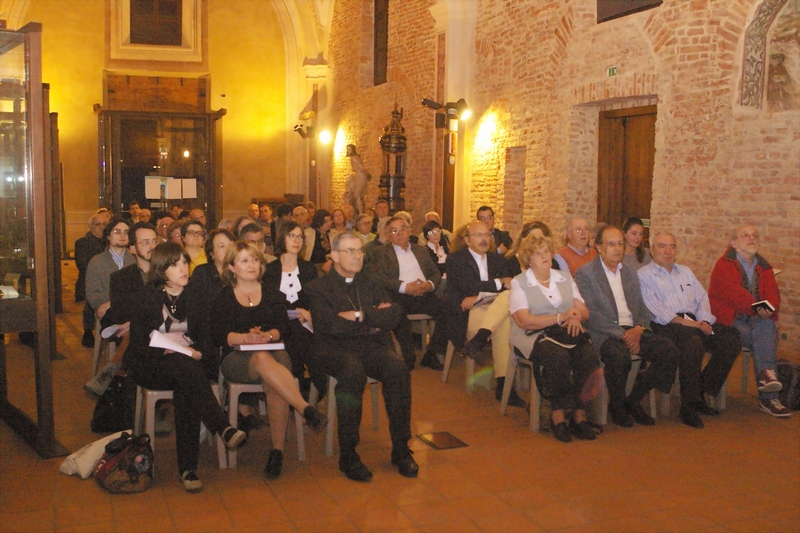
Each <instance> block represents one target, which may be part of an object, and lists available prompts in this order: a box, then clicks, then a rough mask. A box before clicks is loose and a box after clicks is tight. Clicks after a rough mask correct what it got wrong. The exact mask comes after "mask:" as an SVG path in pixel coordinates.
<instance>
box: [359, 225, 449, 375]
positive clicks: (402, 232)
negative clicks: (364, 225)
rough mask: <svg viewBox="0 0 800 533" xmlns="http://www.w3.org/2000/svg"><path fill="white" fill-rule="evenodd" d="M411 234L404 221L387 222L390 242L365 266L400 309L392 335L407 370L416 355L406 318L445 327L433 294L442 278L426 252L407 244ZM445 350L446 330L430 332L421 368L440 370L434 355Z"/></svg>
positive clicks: (375, 252)
mask: <svg viewBox="0 0 800 533" xmlns="http://www.w3.org/2000/svg"><path fill="white" fill-rule="evenodd" d="M410 230H411V228H409V226H408V222H406V220H405V219H404V218H403V217H400V216H394V217H392V218H390V219H389V222H388V223H387V224H386V227H385V228H384V233H385V235H386V239H387V240H388V241H389V242H387V243H386V244H385V245H383V246H380V247H378V248H377V249H376V250H375V251H374V253H373V254H372V257H371V259H370V263H369V265H368V266H369V273H370V274H372V275H374V276H375V277H377V278H378V279H379V280H381V282H382V283H383V286H384V287H386V290H388V291H389V292H390V293H391V294H392V296H393V298H394V300H395V301H396V302H397V303H398V304H400V307H401V308H402V309H403V315H402V317H401V318H400V322H399V323H398V324H397V327H396V328H395V330H394V334H395V336H396V337H397V342H398V343H399V344H400V348H401V350H402V352H403V359H404V360H405V362H406V365H407V366H408V368H409V370H411V369H413V368H414V364H415V363H416V354H415V352H414V345H413V342H412V339H411V322H410V321H409V320H408V317H407V315H410V314H426V315H430V316H431V317H433V319H434V320H435V321H436V323H437V324H444V322H443V321H442V320H443V318H444V316H443V314H442V311H443V306H442V301H441V299H440V298H439V297H438V296H436V294H435V292H436V289H438V288H439V284H440V283H441V281H442V274H441V272H440V271H439V267H437V266H436V263H434V262H433V259H431V255H430V252H429V251H428V249H427V248H426V247H425V246H422V245H420V244H413V243H411V242H410V241H409V237H410ZM446 348H447V335H446V332H445V328H443V327H437V328H435V329H434V330H433V335H432V336H431V341H430V344H429V345H428V351H426V352H425V354H424V355H423V357H422V360H421V361H420V364H421V365H422V366H427V367H430V368H432V369H434V370H440V369H441V368H442V364H441V363H440V362H439V359H438V357H437V354H440V353H444V352H445V349H446Z"/></svg>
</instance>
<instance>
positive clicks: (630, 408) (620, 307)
mask: <svg viewBox="0 0 800 533" xmlns="http://www.w3.org/2000/svg"><path fill="white" fill-rule="evenodd" d="M596 245H597V250H598V256H597V257H595V258H594V259H593V260H592V261H590V262H589V263H587V264H585V265H583V266H582V267H580V268H579V269H578V270H577V272H576V273H575V283H576V284H577V285H578V288H579V289H580V291H581V296H583V299H584V301H585V302H586V307H588V308H589V320H588V321H587V323H586V325H587V327H588V329H589V334H590V335H591V336H592V344H594V346H595V349H596V350H598V351H599V352H600V359H602V361H603V363H604V364H605V377H606V384H607V385H608V394H609V398H610V401H609V405H608V413H609V414H610V415H611V419H612V420H613V421H614V423H616V424H617V425H620V426H623V427H631V426H633V422H634V420H635V421H636V422H637V423H639V424H642V425H646V426H652V425H654V424H655V423H656V422H655V420H654V419H653V418H652V417H651V416H650V415H648V414H647V413H646V412H645V411H644V409H642V406H641V401H642V399H643V398H644V397H645V396H646V395H647V394H648V393H649V392H650V389H652V388H654V387H655V388H656V389H658V390H660V391H661V392H665V393H668V392H669V390H670V388H671V387H672V383H673V381H675V371H676V370H677V368H678V349H677V348H676V347H675V345H674V344H673V343H672V341H671V340H669V339H668V338H666V337H662V336H661V335H655V334H654V333H653V332H652V331H651V330H650V328H649V324H650V311H649V310H648V309H647V307H646V306H645V304H644V300H643V299H642V292H641V288H640V287H639V278H638V276H637V275H636V272H635V271H633V270H632V269H629V268H624V267H623V265H622V257H623V253H624V251H625V238H624V237H623V235H622V231H620V230H619V229H618V228H615V227H614V226H605V227H604V228H602V229H601V230H600V231H599V232H598V234H597V241H596ZM633 355H638V356H639V357H641V358H642V360H644V361H647V362H649V363H650V366H649V367H648V368H647V370H646V371H645V372H643V373H641V374H639V376H638V377H637V378H636V383H635V384H634V386H633V390H632V391H631V393H630V394H629V395H628V396H627V398H626V397H625V383H626V381H627V379H628V373H629V372H630V369H631V356H633Z"/></svg>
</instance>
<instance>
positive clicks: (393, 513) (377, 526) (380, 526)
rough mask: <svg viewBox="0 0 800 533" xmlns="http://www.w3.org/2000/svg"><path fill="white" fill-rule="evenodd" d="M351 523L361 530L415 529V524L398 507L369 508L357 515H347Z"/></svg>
mask: <svg viewBox="0 0 800 533" xmlns="http://www.w3.org/2000/svg"><path fill="white" fill-rule="evenodd" d="M349 516H350V519H351V520H352V521H353V523H354V524H355V525H356V526H357V527H358V528H359V529H361V530H362V531H375V532H378V531H395V530H400V529H415V528H416V526H415V525H414V523H413V522H412V521H411V519H410V518H408V517H407V516H406V515H405V514H403V512H402V511H401V510H400V509H398V508H396V507H395V508H387V509H370V510H367V511H365V512H364V513H363V514H361V515H359V516H352V515H349Z"/></svg>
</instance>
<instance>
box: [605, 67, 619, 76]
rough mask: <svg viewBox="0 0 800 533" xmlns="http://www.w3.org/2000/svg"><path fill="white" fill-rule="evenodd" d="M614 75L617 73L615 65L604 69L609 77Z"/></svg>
mask: <svg viewBox="0 0 800 533" xmlns="http://www.w3.org/2000/svg"><path fill="white" fill-rule="evenodd" d="M616 75H617V67H608V69H607V70H606V76H608V77H609V78H610V77H611V76H616Z"/></svg>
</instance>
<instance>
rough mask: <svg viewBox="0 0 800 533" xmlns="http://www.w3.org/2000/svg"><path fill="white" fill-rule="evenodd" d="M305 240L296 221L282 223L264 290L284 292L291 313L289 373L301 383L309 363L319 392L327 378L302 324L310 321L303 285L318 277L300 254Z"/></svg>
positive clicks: (323, 387) (315, 269)
mask: <svg viewBox="0 0 800 533" xmlns="http://www.w3.org/2000/svg"><path fill="white" fill-rule="evenodd" d="M304 240H305V235H304V233H303V229H302V228H301V227H300V225H299V224H298V223H297V222H287V223H286V224H283V225H282V226H281V233H279V234H278V239H277V240H276V241H275V251H276V252H277V253H278V260H277V261H273V262H272V263H270V264H268V265H267V268H266V271H265V272H264V281H263V284H264V288H265V289H266V290H268V291H272V292H274V293H276V294H283V296H284V298H285V300H286V301H285V302H284V303H285V305H286V308H287V309H288V310H289V311H290V313H292V315H293V316H290V317H289V318H290V320H289V329H288V331H287V336H286V351H287V352H288V353H289V357H290V358H291V361H292V368H291V370H292V375H294V376H295V377H296V378H298V379H299V380H300V382H301V385H303V383H304V381H305V378H304V373H305V368H306V367H308V373H309V375H310V376H311V380H312V382H313V383H314V386H316V388H317V390H318V391H320V396H321V395H322V394H323V393H324V392H325V391H326V390H327V388H328V378H327V376H326V375H325V371H324V369H323V368H322V366H321V363H320V361H319V359H318V358H317V356H316V354H315V352H314V350H313V337H312V334H311V331H309V330H308V329H306V327H305V325H309V326H310V325H311V313H310V312H309V308H310V302H309V301H308V294H307V291H306V290H305V288H306V287H308V284H309V283H311V282H312V281H314V280H315V279H317V267H315V266H314V264H313V263H309V262H308V261H306V260H305V259H303V258H302V257H301V251H302V249H303V244H304ZM306 385H307V383H306Z"/></svg>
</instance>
